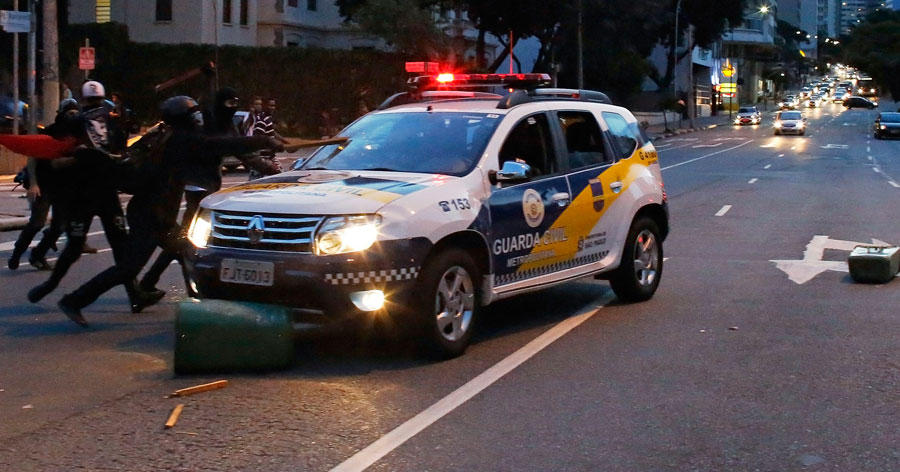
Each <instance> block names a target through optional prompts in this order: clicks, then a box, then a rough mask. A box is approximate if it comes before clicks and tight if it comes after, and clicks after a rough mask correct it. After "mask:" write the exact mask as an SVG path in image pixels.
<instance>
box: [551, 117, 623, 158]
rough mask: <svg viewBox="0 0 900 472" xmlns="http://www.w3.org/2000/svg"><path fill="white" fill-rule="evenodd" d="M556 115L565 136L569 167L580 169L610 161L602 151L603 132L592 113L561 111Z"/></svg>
mask: <svg viewBox="0 0 900 472" xmlns="http://www.w3.org/2000/svg"><path fill="white" fill-rule="evenodd" d="M557 116H558V117H559V125H560V127H561V128H562V130H563V135H564V136H565V138H566V152H567V153H568V160H569V168H571V169H580V168H582V167H590V166H595V165H600V164H605V163H608V162H612V159H610V158H609V156H607V155H606V154H604V152H603V133H602V132H601V131H600V125H598V124H597V119H596V118H594V115H593V113H590V112H584V111H561V112H559V113H558V114H557Z"/></svg>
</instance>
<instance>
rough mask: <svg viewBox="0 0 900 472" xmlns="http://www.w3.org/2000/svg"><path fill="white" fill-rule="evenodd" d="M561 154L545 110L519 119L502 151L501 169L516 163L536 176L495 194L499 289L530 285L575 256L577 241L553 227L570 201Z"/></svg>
mask: <svg viewBox="0 0 900 472" xmlns="http://www.w3.org/2000/svg"><path fill="white" fill-rule="evenodd" d="M558 154H559V152H558V142H557V141H556V139H555V138H554V135H553V133H552V131H551V126H550V116H549V115H548V113H547V112H543V111H542V112H538V113H533V114H529V115H527V116H524V117H522V118H521V119H519V120H518V121H517V122H516V124H515V125H513V127H512V128H511V129H510V132H509V133H508V134H507V137H506V139H505V140H504V142H503V145H502V146H501V148H500V151H499V153H498V156H497V157H498V160H499V162H498V168H502V166H503V163H504V162H506V161H515V162H520V163H525V164H528V165H529V166H531V168H532V170H533V172H534V174H533V177H531V178H529V179H527V180H524V181H521V182H509V183H505V184H504V183H502V182H501V183H498V184H497V185H495V186H493V187H492V189H491V195H490V197H489V198H488V207H489V211H490V217H491V225H490V231H489V242H490V245H491V257H492V258H493V268H494V286H495V287H498V288H500V287H503V286H508V288H517V287H520V286H527V285H529V284H531V283H532V279H534V278H535V277H539V276H541V275H546V274H550V273H552V272H554V271H555V270H556V269H555V267H556V266H557V264H559V263H561V262H563V261H565V260H567V259H568V258H570V257H571V254H572V252H573V249H572V248H571V247H570V246H572V245H573V244H574V241H572V240H571V238H570V235H569V233H568V231H569V230H568V229H567V228H564V227H563V228H560V227H555V226H554V223H555V222H556V221H557V220H558V219H559V217H560V215H562V214H563V212H564V211H565V210H566V208H567V207H568V206H569V203H570V199H571V197H570V193H569V186H568V182H567V180H566V176H565V174H564V173H563V171H562V169H563V166H561V165H560V162H559V158H558ZM573 247H574V246H573Z"/></svg>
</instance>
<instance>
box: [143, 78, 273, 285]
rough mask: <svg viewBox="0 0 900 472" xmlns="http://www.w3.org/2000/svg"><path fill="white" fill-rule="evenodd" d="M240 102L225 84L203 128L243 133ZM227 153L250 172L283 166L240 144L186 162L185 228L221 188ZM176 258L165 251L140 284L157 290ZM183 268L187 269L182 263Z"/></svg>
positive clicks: (231, 134) (207, 131) (219, 132)
mask: <svg viewBox="0 0 900 472" xmlns="http://www.w3.org/2000/svg"><path fill="white" fill-rule="evenodd" d="M239 103H240V101H239V99H238V96H237V92H236V91H235V90H234V89H233V88H231V87H224V88H222V89H221V90H219V91H218V92H216V95H215V99H214V102H213V106H212V109H207V110H206V111H205V112H204V114H203V121H204V125H203V132H204V133H205V134H206V135H207V136H210V137H215V136H220V137H236V136H242V135H243V133H241V132H240V131H239V130H238V127H237V125H235V123H234V114H235V113H236V112H237V109H238V104H239ZM260 142H264V141H260ZM259 149H260V148H255V149H252V150H251V152H252V151H257V150H259ZM264 151H268V149H264ZM262 154H264V155H265V156H268V155H270V154H269V153H265V152H264V153H262ZM271 155H274V154H271ZM225 156H235V157H237V158H238V159H240V160H241V162H243V164H244V166H245V167H247V168H248V169H250V170H251V172H256V173H259V174H261V175H271V174H277V173H279V172H281V168H280V166H278V165H277V161H274V160H269V161H266V160H265V159H264V156H254V155H252V154H247V153H246V151H241V150H240V149H238V148H234V149H233V150H232V151H230V152H226V153H224V154H222V155H220V156H218V158H210V159H208V160H204V161H197V162H190V163H186V168H185V175H184V178H185V193H184V200H185V203H186V206H185V211H184V215H183V217H182V219H181V226H182V227H183V228H185V229H186V228H188V227H189V226H190V223H191V220H193V219H194V215H195V214H196V213H197V210H198V209H199V208H200V201H201V200H203V199H204V198H205V197H206V196H207V195H209V194H211V193H214V192H217V191H219V189H220V188H222V158H224V157H225ZM175 260H178V261H179V262H181V260H180V254H178V253H173V252H170V251H163V252H162V254H160V255H159V257H157V259H156V261H155V262H154V263H153V265H152V266H150V269H148V270H147V272H146V273H145V274H144V277H143V278H142V279H141V283H140V286H141V288H142V289H143V290H147V291H153V292H155V291H157V290H158V289H157V288H156V284H157V283H158V282H159V279H160V277H161V276H162V274H163V272H165V270H166V269H167V268H168V267H169V265H170V264H171V263H172V261H175ZM182 270H184V265H183V264H182ZM184 276H185V285H186V286H187V290H188V294H189V295H194V294H193V293H192V290H191V287H190V284H188V283H187V278H186V277H187V274H184Z"/></svg>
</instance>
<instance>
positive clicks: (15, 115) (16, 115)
mask: <svg viewBox="0 0 900 472" xmlns="http://www.w3.org/2000/svg"><path fill="white" fill-rule="evenodd" d="M13 10H14V11H19V0H13ZM12 35H13V134H19V33H13V34H12Z"/></svg>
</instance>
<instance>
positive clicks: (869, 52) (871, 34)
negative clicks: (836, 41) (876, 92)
mask: <svg viewBox="0 0 900 472" xmlns="http://www.w3.org/2000/svg"><path fill="white" fill-rule="evenodd" d="M898 44H900V12H897V11H878V12H875V13H873V14H871V15H869V16H868V17H867V18H866V21H865V22H864V23H862V24H860V25H859V26H857V27H856V28H854V29H853V31H851V32H850V37H849V38H848V41H847V44H846V46H845V47H844V50H843V54H844V61H845V62H846V63H848V64H850V65H852V66H854V67H857V68H859V69H860V70H861V71H863V72H865V73H867V74H869V75H871V76H872V78H873V79H875V81H876V82H877V83H878V84H881V86H882V87H883V88H886V89H888V90H889V91H890V92H891V98H893V99H894V101H900V47H898V46H897V45H898Z"/></svg>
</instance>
